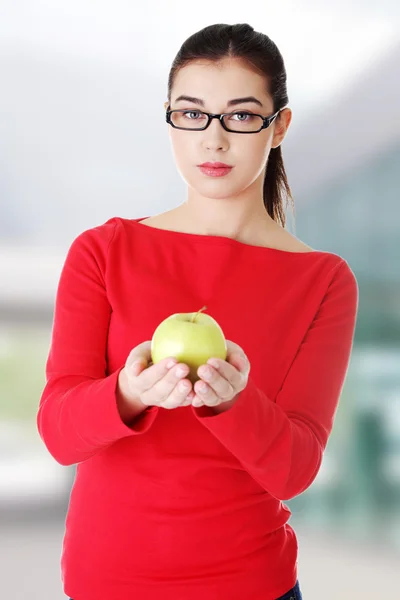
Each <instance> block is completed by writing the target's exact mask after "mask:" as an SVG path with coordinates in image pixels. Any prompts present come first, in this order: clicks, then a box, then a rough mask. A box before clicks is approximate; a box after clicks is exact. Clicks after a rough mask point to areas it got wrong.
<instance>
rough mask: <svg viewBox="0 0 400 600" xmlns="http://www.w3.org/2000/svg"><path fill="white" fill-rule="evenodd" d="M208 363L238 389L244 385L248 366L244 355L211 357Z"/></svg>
mask: <svg viewBox="0 0 400 600" xmlns="http://www.w3.org/2000/svg"><path fill="white" fill-rule="evenodd" d="M207 363H208V364H209V365H211V366H212V367H213V368H214V369H216V370H217V372H218V373H219V374H220V375H221V376H222V377H224V378H225V379H226V380H227V381H228V382H229V383H230V385H231V386H232V388H233V389H234V390H235V391H236V390H238V389H239V388H241V387H242V386H243V382H244V381H245V379H246V377H247V371H248V367H247V365H246V360H245V358H244V357H243V355H240V357H239V356H237V355H235V354H231V355H230V356H227V360H221V359H219V358H210V359H209V360H208V361H207Z"/></svg>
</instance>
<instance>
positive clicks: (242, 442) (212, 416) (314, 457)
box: [193, 261, 358, 500]
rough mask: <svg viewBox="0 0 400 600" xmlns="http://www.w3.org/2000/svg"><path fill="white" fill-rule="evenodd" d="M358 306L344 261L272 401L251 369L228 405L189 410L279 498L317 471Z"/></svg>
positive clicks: (294, 493) (307, 481)
mask: <svg viewBox="0 0 400 600" xmlns="http://www.w3.org/2000/svg"><path fill="white" fill-rule="evenodd" d="M357 309H358V286H357V281H356V279H355V276H354V274H353V272H352V271H351V269H350V268H349V267H348V265H347V263H346V262H345V261H343V262H342V263H340V264H339V266H338V268H337V270H336V272H335V274H334V276H333V278H332V280H331V283H330V285H329V287H328V289H327V291H326V294H325V297H324V299H323V301H322V303H321V305H320V307H319V310H318V312H317V314H316V315H315V318H314V320H313V322H312V324H311V326H310V327H309V329H308V331H307V333H306V335H305V337H304V339H303V341H302V343H301V345H300V347H299V349H298V352H297V354H296V356H295V358H294V360H293V362H292V365H291V367H290V369H289V371H288V373H287V375H286V377H285V379H284V381H283V384H282V387H281V389H280V391H279V393H278V394H277V397H276V401H275V402H273V401H272V400H271V399H270V398H268V396H267V395H266V394H265V393H264V392H263V391H262V390H261V389H259V388H258V387H257V386H256V384H255V382H254V380H253V379H252V377H251V374H250V377H249V380H248V383H247V386H246V388H245V389H244V390H243V391H242V392H240V394H239V396H238V398H237V400H236V401H235V402H234V403H233V405H232V407H230V408H229V410H226V411H223V412H220V413H219V414H216V412H215V411H214V410H213V409H212V408H210V407H206V406H203V407H199V408H196V409H193V411H194V413H195V414H196V416H197V417H198V419H199V421H200V422H201V423H202V424H203V425H204V426H205V427H207V428H208V429H209V430H210V431H211V432H212V433H213V434H214V435H215V436H216V437H217V438H218V440H219V441H220V442H221V443H222V444H223V445H224V446H225V447H226V448H227V449H228V450H230V451H231V452H232V454H233V455H235V456H236V457H237V458H238V460H239V461H240V462H241V464H242V465H243V467H244V468H245V469H246V470H247V471H248V473H249V474H250V475H251V476H252V477H253V478H254V479H255V480H256V481H257V482H258V483H259V484H260V485H261V486H262V487H263V488H264V489H265V490H266V491H268V492H269V493H270V494H272V495H273V496H275V497H276V498H278V499H280V500H290V499H291V498H293V497H295V496H297V495H298V494H301V493H302V492H304V491H305V490H306V489H307V488H308V487H309V486H310V485H311V483H312V482H313V481H314V479H315V477H316V476H317V473H318V471H319V468H320V466H321V462H322V456H323V452H324V450H325V447H326V445H327V442H328V438H329V435H330V433H331V430H332V427H333V422H334V416H335V412H336V409H337V406H338V402H339V398H340V394H341V391H342V387H343V384H344V380H345V376H346V372H347V368H348V363H349V359H350V355H351V350H352V345H353V336H354V330H355V324H356V315H357ZM282 335H284V332H282ZM265 368H266V369H267V368H268V365H265Z"/></svg>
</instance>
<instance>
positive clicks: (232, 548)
mask: <svg viewBox="0 0 400 600" xmlns="http://www.w3.org/2000/svg"><path fill="white" fill-rule="evenodd" d="M287 103H288V96H287V91H286V72H285V66H284V62H283V59H282V56H281V54H280V52H279V50H278V49H277V47H276V45H275V44H274V43H273V42H272V41H271V40H270V39H269V38H268V37H267V36H266V35H264V34H262V33H258V32H256V31H254V29H253V28H252V27H251V26H250V25H247V24H238V25H233V26H231V25H221V24H219V25H211V26H209V27H206V28H204V29H203V30H201V31H199V32H197V33H195V34H194V35H192V36H191V37H190V38H188V39H187V40H186V41H185V43H184V44H183V46H182V47H181V49H180V50H179V52H178V55H177V56H176V58H175V60H174V63H173V65H172V68H171V72H170V76H169V83H168V102H166V104H165V108H166V120H167V123H168V124H169V127H168V130H169V134H170V139H171V143H172V149H173V153H174V156H175V160H176V163H177V167H178V170H179V172H180V173H181V175H182V177H183V178H184V180H185V181H186V183H187V184H188V189H187V198H186V200H185V201H184V202H182V203H181V204H180V205H179V206H178V207H177V208H174V209H172V210H169V211H167V212H164V213H161V214H159V215H156V216H154V217H149V218H141V219H126V218H120V217H114V218H111V219H109V220H108V221H107V222H106V223H104V224H102V225H100V226H97V227H93V228H92V229H89V230H86V231H84V232H83V233H81V234H80V235H79V236H78V237H77V238H76V239H75V240H74V241H73V243H72V245H71V247H70V249H69V252H68V255H67V258H66V261H65V264H64V267H63V270H62V274H61V277H60V282H59V286H58V290H57V298H56V306H55V315H54V324H53V332H52V341H51V348H50V352H49V356H48V360H47V365H46V378H47V379H46V386H45V388H44V390H43V394H42V397H41V401H40V408H39V411H38V428H39V432H40V434H41V436H42V439H43V440H44V443H45V444H46V446H47V448H48V450H49V452H50V453H51V454H52V456H53V457H54V458H55V459H56V460H57V461H58V462H59V463H61V464H63V465H73V464H77V470H76V478H75V482H74V485H73V488H72V492H71V498H70V504H69V510H68V515H67V519H66V532H65V538H64V546H63V555H62V578H63V584H64V591H65V593H66V594H67V596H69V597H70V598H73V599H74V600H109V599H112V600H131V599H132V598H140V599H146V600H156V599H157V600H159V599H160V598H163V600H172V599H173V600H181V599H182V600H204V598H207V599H208V600H243V598H251V600H274V599H280V600H289V599H292V600H300V599H301V597H302V596H301V592H300V586H299V580H298V578H297V551H298V545H297V539H296V535H295V532H294V531H293V529H292V527H291V526H290V525H289V524H288V520H289V518H290V515H291V512H290V510H289V508H288V507H287V506H286V505H285V504H284V503H283V501H284V500H289V499H291V498H294V497H295V496H297V495H299V494H301V493H302V492H304V491H305V490H306V489H307V488H308V487H309V486H310V485H311V483H312V482H313V480H314V479H315V477H316V475H317V473H318V470H319V468H320V465H321V460H322V456H323V452H324V449H325V447H326V444H327V441H328V438H329V435H330V433H331V430H332V426H333V420H334V415H335V411H336V408H337V404H338V401H339V397H340V393H341V389H342V385H343V382H344V378H345V375H346V371H347V367H348V362H349V358H350V354H351V349H352V343H353V334H354V329H355V323H356V315H357V305H358V286H357V282H356V279H355V277H354V274H353V272H352V271H351V269H350V267H349V266H348V264H347V262H346V261H345V260H344V259H343V258H341V257H340V256H338V255H336V254H333V253H329V252H323V251H317V250H313V249H312V248H310V247H309V246H307V245H306V244H304V243H303V242H301V241H300V240H299V239H297V238H296V237H294V236H293V235H291V234H290V233H289V232H288V231H287V230H285V215H284V206H283V191H284V190H285V192H286V194H287V195H288V196H289V197H290V188H289V185H288V183H287V180H286V174H285V169H284V166H283V162H282V154H281V147H280V145H281V143H282V141H283V139H284V137H285V135H286V132H287V130H288V127H289V124H290V121H291V117H292V113H291V110H290V109H289V108H287V107H286V104H287ZM215 113H218V114H215ZM221 113H222V114H224V113H226V114H224V116H222V114H221ZM204 163H212V165H211V168H210V167H207V166H203V167H202V166H201V165H203V164H204ZM215 163H224V164H225V165H228V166H227V167H226V168H222V169H218V168H216V166H215ZM213 165H214V167H213ZM205 305H206V306H207V312H208V313H209V314H210V315H212V316H213V317H214V318H215V319H216V320H217V321H218V323H219V324H220V325H221V327H222V330H223V332H224V334H225V336H226V338H227V340H228V342H227V345H228V355H227V357H226V360H222V359H220V358H216V357H212V358H211V359H210V360H209V361H207V363H208V364H207V365H202V366H201V367H200V368H199V369H198V372H197V374H198V376H199V380H198V381H196V382H195V383H194V385H193V383H192V381H191V379H189V377H188V374H189V368H188V366H187V365H186V364H184V363H182V362H179V361H178V360H177V359H176V357H174V356H171V357H168V358H166V359H164V360H162V361H160V362H157V363H156V364H152V362H151V353H150V341H151V338H152V335H153V333H154V331H155V329H156V327H157V326H158V324H159V323H160V322H161V321H163V320H164V319H165V318H166V317H168V316H169V315H171V314H174V313H178V312H195V311H198V310H199V309H201V307H203V306H205ZM207 373H208V376H207ZM202 383H203V386H204V388H205V391H202V390H201V384H202Z"/></svg>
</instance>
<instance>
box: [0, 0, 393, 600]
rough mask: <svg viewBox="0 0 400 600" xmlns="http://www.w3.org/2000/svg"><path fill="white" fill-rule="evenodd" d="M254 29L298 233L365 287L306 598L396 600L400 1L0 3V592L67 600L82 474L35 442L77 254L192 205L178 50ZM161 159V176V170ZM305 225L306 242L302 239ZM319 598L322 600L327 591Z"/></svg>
mask: <svg viewBox="0 0 400 600" xmlns="http://www.w3.org/2000/svg"><path fill="white" fill-rule="evenodd" d="M220 22H223V23H230V24H233V23H236V22H248V23H250V24H251V25H252V26H253V27H254V28H255V29H256V30H258V31H262V32H264V33H266V34H267V35H269V36H270V37H271V38H272V39H273V40H274V41H275V42H276V44H277V45H278V47H279V49H280V51H281V52H282V54H283V57H284V59H285V64H286V68H287V75H288V92H289V99H290V102H289V106H290V107H291V108H292V110H293V120H292V124H291V126H290V129H289V132H288V135H287V137H286V139H285V140H284V142H283V144H282V149H283V156H284V160H285V165H286V170H287V174H288V179H289V183H290V185H291V188H292V192H293V195H294V199H295V204H296V213H295V219H296V220H295V223H294V222H293V219H292V218H291V213H290V212H289V213H288V215H287V216H288V219H289V223H288V229H289V230H290V231H291V232H292V233H295V235H297V236H298V237H299V238H300V239H301V240H302V241H304V242H305V243H307V244H309V245H311V246H312V247H314V248H315V249H318V250H325V251H331V252H335V253H337V254H339V255H341V256H342V257H343V258H345V259H346V260H347V261H348V263H349V265H350V267H351V268H352V270H353V271H354V273H355V275H356V277H357V280H358V283H359V290H360V302H359V316H358V321H357V327H356V333H355V340H354V347H353V353H352V357H351V362H350V366H349V370H348V374H347V378H346V381H345V385H344V388H343V392H342V397H341V400H340V405H339V409H338V412H337V417H336V421H335V426H334V430H333V433H332V435H331V438H330V440H329V443H328V447H327V449H326V453H325V456H324V460H323V464H322V467H321V470H320V472H319V474H318V476H317V479H316V480H315V482H314V484H313V485H312V487H311V488H310V489H309V490H307V491H306V492H304V493H303V494H302V495H300V496H299V497H297V498H294V499H293V500H291V501H289V502H287V505H288V506H289V508H290V509H291V510H292V513H293V515H292V518H291V521H290V523H291V525H292V526H293V527H294V528H295V530H296V532H297V535H298V540H299V580H300V583H301V587H302V590H303V594H304V600H320V599H321V598H322V597H323V598H324V600H350V599H351V600H358V599H360V600H361V599H362V600H376V599H377V598H389V597H390V598H394V597H395V595H396V591H398V589H399V588H398V579H397V572H398V567H399V565H400V268H399V257H400V193H399V190H400V67H399V65H400V5H399V3H398V1H397V0H392V1H389V0H381V1H380V3H379V4H378V3H375V2H372V1H370V2H369V1H368V0H364V1H362V0H358V1H357V0H355V1H349V2H345V1H344V0H335V1H334V2H333V1H332V2H328V1H326V0H319V1H318V2H317V1H311V0H305V1H301V2H294V1H282V2H279V3H276V2H274V3H272V2H266V1H265V0H263V1H261V0H259V1H258V0H253V1H252V2H250V3H249V2H248V3H246V4H245V5H243V3H241V2H238V1H236V0H231V1H230V2H229V3H228V2H221V3H219V4H218V5H217V4H216V3H215V2H211V1H209V0H203V1H202V2H201V3H200V4H198V5H196V6H194V5H193V4H191V5H189V4H188V3H186V2H182V1H179V2H178V1H172V0H169V2H168V3H163V2H161V0H160V1H159V2H155V1H154V0H153V1H151V0H150V1H149V2H147V4H146V5H142V6H138V5H135V4H134V3H133V2H130V1H128V0H114V1H113V2H112V3H111V2H105V1H103V0H97V1H94V0H93V1H90V0H79V2H78V1H77V0H70V1H69V2H68V3H65V2H60V1H57V0H51V1H50V0H49V1H46V0H31V1H30V0H3V1H2V3H1V6H0V80H1V93H0V530H1V535H0V581H1V587H2V596H3V597H4V598H7V600H23V599H25V598H28V597H29V599H30V600H39V599H40V600H47V599H49V600H62V599H63V598H64V595H63V592H62V584H61V576H60V567H59V561H60V555H61V546H62V537H63V533H64V521H65V513H66V510H67V506H68V500H69V491H70V488H71V484H72V482H73V478H74V467H63V466H60V465H58V464H57V463H56V462H55V461H54V460H53V459H52V457H51V456H50V455H49V454H48V453H47V450H46V448H45V447H44V445H43V443H42V441H41V440H40V438H39V435H38V433H37V429H36V413H37V408H38V404H39V399H40V395H41V392H42V390H43V387H44V384H45V372H44V369H45V361H46V358H47V353H48V350H49V342H50V335H51V327H52V318H53V309H54V301H55V292H56V287H57V284H58V278H59V275H60V272H61V268H62V265H63V261H64V259H65V256H66V252H67V250H68V248H69V246H70V244H71V243H72V240H73V239H74V237H76V236H77V235H78V234H79V233H80V232H82V231H83V230H84V229H87V228H90V227H94V226H96V225H98V224H101V223H104V222H105V221H106V220H107V219H109V218H111V217H113V216H123V217H127V218H136V217H146V216H150V215H153V214H157V213H159V212H163V211H165V210H169V209H171V208H173V207H174V206H177V205H179V204H181V202H183V201H184V199H185V192H186V186H185V183H184V182H183V181H182V179H181V178H180V176H179V174H178V172H177V170H176V167H175V164H174V162H173V157H172V154H171V150H170V145H169V140H168V132H167V127H168V125H167V124H166V123H165V117H164V110H163V103H164V101H165V100H166V99H167V96H166V90H167V78H168V72H169V69H170V66H171V63H172V60H173V58H174V57H175V54H176V53H177V51H178V49H179V47H180V45H181V44H182V43H183V41H184V40H185V39H186V38H187V37H188V36H189V35H191V34H192V33H194V32H195V31H197V30H198V29H200V28H202V27H204V26H206V25H209V24H211V23H220ZM151 163H153V165H154V163H157V170H158V172H157V176H156V177H155V176H154V167H151V166H150V164H151ZM294 227H295V229H294ZM322 594H323V596H322Z"/></svg>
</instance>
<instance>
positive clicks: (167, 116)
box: [165, 106, 283, 133]
mask: <svg viewBox="0 0 400 600" xmlns="http://www.w3.org/2000/svg"><path fill="white" fill-rule="evenodd" d="M281 110H283V108H280V109H279V110H278V111H277V112H276V113H274V114H273V115H270V116H269V117H264V116H263V115H258V114H255V113H249V112H248V111H246V110H242V111H237V113H238V114H241V113H246V114H250V115H254V116H255V117H261V118H262V120H263V124H262V126H261V127H260V129H257V130H256V131H233V130H232V129H228V127H226V125H225V123H224V121H223V117H225V116H227V115H234V114H237V113H232V112H230V113H222V114H220V115H218V114H214V113H208V112H205V111H204V110H200V109H198V108H193V109H191V110H190V109H187V108H186V109H185V108H183V109H182V108H181V109H174V110H170V106H168V108H167V110H166V113H165V119H166V121H167V123H169V125H171V127H173V128H174V129H183V131H204V130H205V129H207V127H208V126H209V125H210V123H211V120H212V119H219V122H220V123H221V125H222V127H223V128H224V129H225V131H229V133H259V132H260V131H262V130H263V129H267V128H268V127H269V126H270V125H271V124H272V122H273V121H274V120H275V119H276V117H277V116H278V115H279V113H280V112H281ZM173 112H201V113H202V114H203V115H207V117H208V121H207V123H206V125H205V126H204V127H199V128H198V129H190V128H187V127H177V126H176V125H174V124H173V123H172V121H171V113H173Z"/></svg>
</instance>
